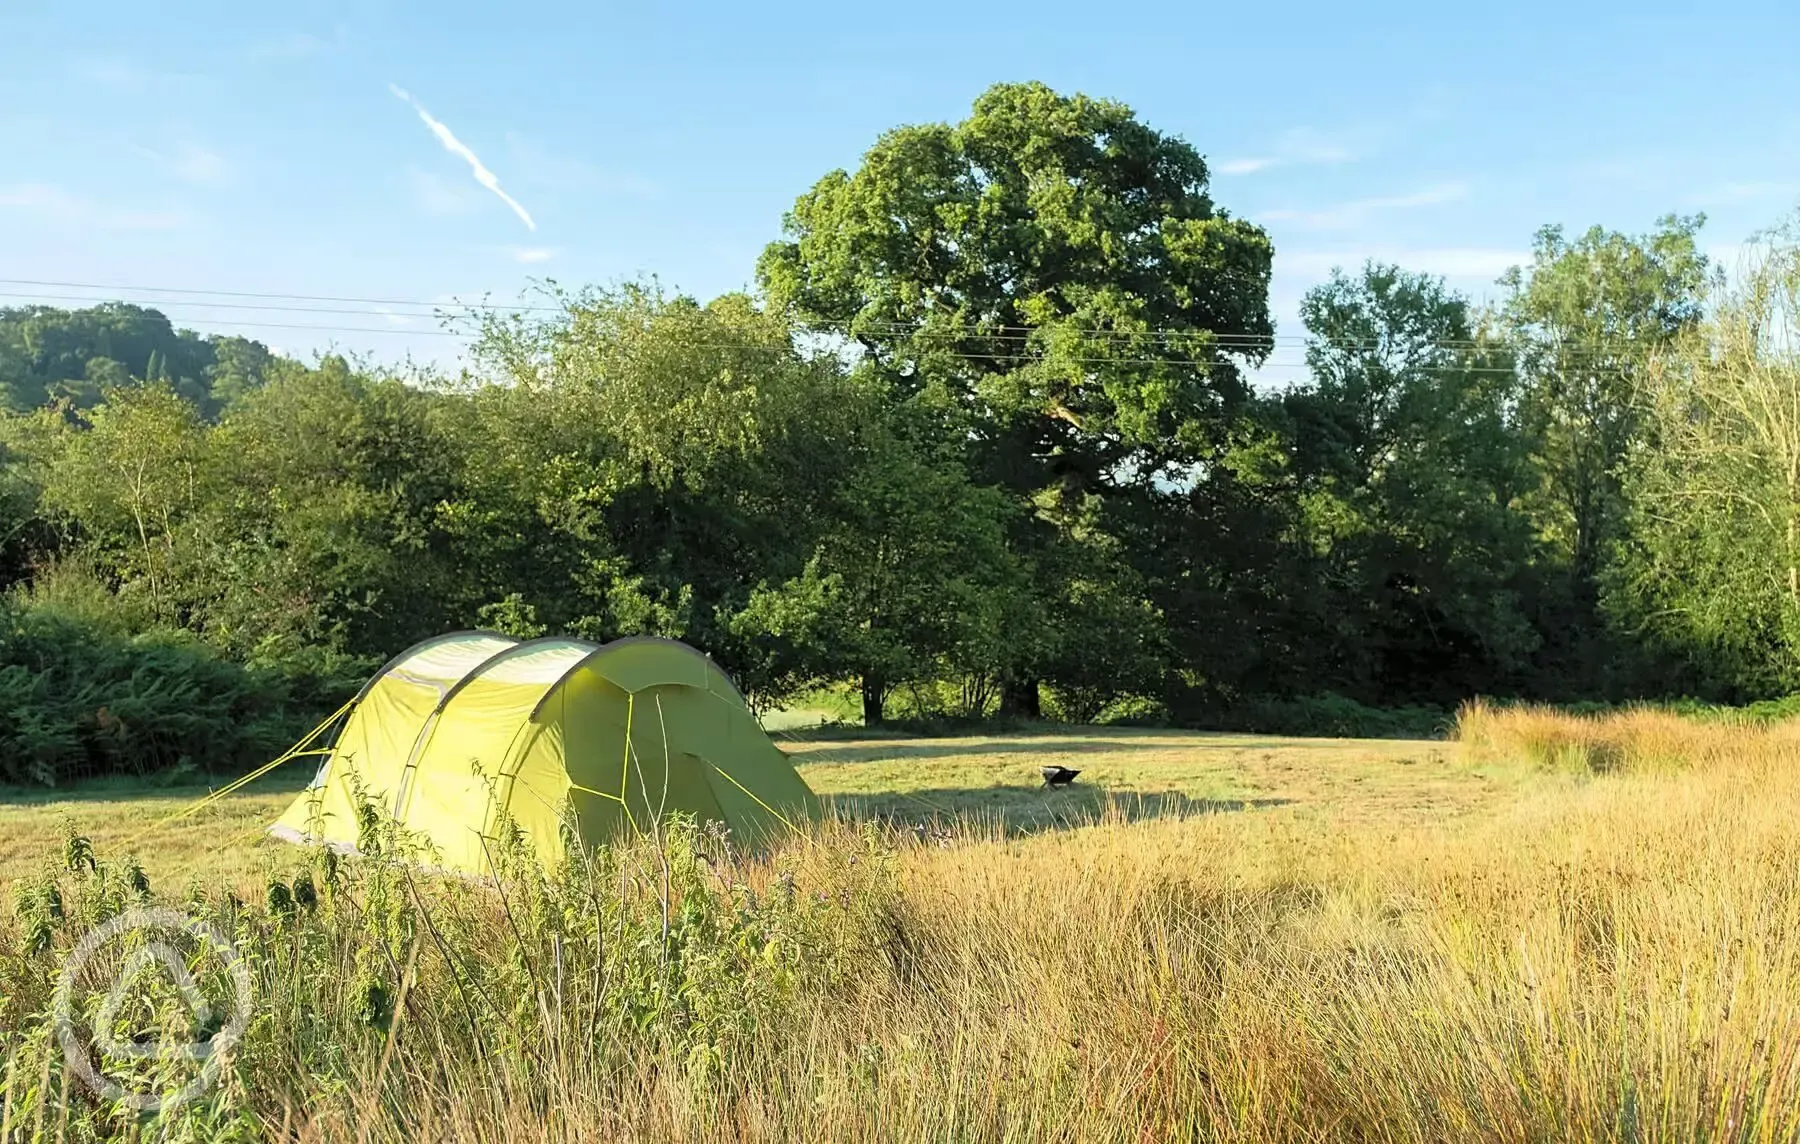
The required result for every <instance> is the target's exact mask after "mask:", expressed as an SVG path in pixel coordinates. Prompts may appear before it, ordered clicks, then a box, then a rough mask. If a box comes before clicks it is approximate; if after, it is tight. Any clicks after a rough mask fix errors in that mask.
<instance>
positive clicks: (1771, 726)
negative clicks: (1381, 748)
mask: <svg viewBox="0 0 1800 1144" xmlns="http://www.w3.org/2000/svg"><path fill="white" fill-rule="evenodd" d="M1455 737H1456V740H1457V742H1458V743H1459V744H1460V745H1461V746H1462V748H1463V750H1464V753H1465V755H1466V756H1467V757H1469V758H1470V759H1471V760H1473V761H1493V760H1497V761H1501V762H1509V761H1515V760H1519V761H1525V762H1529V763H1533V764H1535V765H1538V766H1541V767H1546V768H1549V769H1552V770H1567V771H1576V772H1595V773H1601V772H1607V771H1615V770H1621V769H1631V770H1656V769H1669V768H1675V767H1682V766H1687V765H1690V764H1703V765H1704V764H1711V763H1714V762H1719V761H1727V760H1733V759H1744V758H1749V757H1752V756H1756V755H1760V754H1763V753H1765V752H1767V751H1771V750H1773V751H1784V750H1788V749H1791V748H1793V747H1795V746H1796V745H1800V722H1765V721H1753V720H1742V719H1732V718H1730V717H1729V716H1727V715H1725V714H1720V715H1717V716H1715V717H1712V718H1708V719H1705V720H1702V719H1697V718H1694V717H1691V716H1687V715H1680V714H1677V713H1675V712H1673V711H1669V710H1667V709H1664V708H1658V707H1631V708H1625V709H1623V710H1618V711H1609V712H1605V713H1601V714H1591V715H1586V714H1584V715H1577V714H1570V713H1567V712H1564V711H1561V710H1558V709H1557V708H1554V707H1548V706H1539V705H1533V704H1524V705H1517V706H1506V707H1500V706H1495V705H1493V704H1491V703H1487V702H1484V701H1482V700H1479V699H1478V700H1475V701H1473V702H1470V703H1465V704H1464V705H1463V706H1462V709H1461V710H1459V711H1458V712H1457V715H1456V728H1455Z"/></svg>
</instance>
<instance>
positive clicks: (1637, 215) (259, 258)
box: [0, 0, 1800, 378]
mask: <svg viewBox="0 0 1800 1144" xmlns="http://www.w3.org/2000/svg"><path fill="white" fill-rule="evenodd" d="M6 9H7V13H6V24H7V32H6V34H5V35H4V36H3V37H0V278H3V279H7V280H12V281H11V282H9V283H6V284H0V295H5V296H4V297H0V304H5V303H18V302H23V301H27V300H29V299H28V298H26V297H22V295H31V296H35V297H38V298H40V299H43V300H47V301H58V302H63V303H64V304H78V303H74V302H70V301H68V299H70V298H74V297H84V298H85V297H93V296H98V295H100V294H108V293H110V294H112V295H114V296H128V297H131V298H133V299H135V300H139V301H143V302H146V303H150V304H156V305H159V306H161V307H162V308H164V309H165V310H167V312H169V313H170V315H171V316H172V317H174V318H176V319H177V321H178V322H179V323H180V324H183V325H188V326H192V327H194V328H197V329H201V330H217V331H220V332H233V333H244V334H248V335H250V336H255V337H259V338H261V339H263V340H264V341H267V342H269V343H270V344H271V345H274V346H277V347H279V348H282V349H284V350H287V351H289V352H298V353H303V354H304V353H308V352H310V351H312V350H314V349H320V348H324V347H327V346H330V345H338V346H342V347H345V348H350V349H356V350H362V351H367V352H371V353H373V354H375V355H377V356H378V357H381V358H384V359H390V360H392V359H398V358H400V357H402V356H404V355H407V354H411V355H414V356H415V357H419V358H423V359H428V360H433V361H437V362H440V363H449V362H452V361H454V360H455V357H456V353H457V347H458V345H459V343H458V342H457V341H455V340H454V339H448V338H443V337H439V336H435V335H433V334H431V333H430V332H429V331H430V330H432V329H433V324H432V323H431V322H430V321H429V320H427V319H425V318H422V317H418V316H409V315H416V314H419V313H423V312H424V311H423V310H422V309H421V308H419V307H410V308H409V307H404V306H388V307H385V308H386V309H388V310H390V311H393V312H392V313H386V314H384V313H380V312H378V311H377V309H376V308H375V307H373V306H368V305H363V304H361V303H357V304H345V305H342V306H339V307H335V308H339V309H345V310H349V311H352V312H350V313H343V314H327V313H300V312H294V311H293V310H289V309H267V310H253V309H243V308H237V309H233V308H225V307H224V306H222V305H217V304H216V303H222V302H227V301H230V302H232V304H233V305H235V306H240V307H243V306H250V305H256V304H261V303H266V304H268V305H270V306H272V307H273V306H285V307H300V306H312V307H315V308H317V309H327V308H333V307H331V306H330V305H329V304H326V303H306V302H300V301H291V300H290V301H282V300H278V299H261V300H259V299H236V300H231V299H225V298H219V297H212V298H211V302H212V303H215V304H202V303H204V302H206V301H207V296H202V295H192V294H178V293H176V292H175V291H177V290H220V291H244V292H252V293H258V292H260V293H268V294H280V295H317V296H334V297H348V298H370V299H391V300H394V301H396V302H425V303H429V302H433V301H438V300H443V299H448V298H452V297H458V298H463V299H479V298H481V297H483V296H490V297H492V298H494V299H497V300H510V299H513V298H515V297H517V295H518V293H519V291H520V290H521V289H522V288H523V287H525V286H526V285H527V284H528V282H529V280H530V279H531V278H534V277H551V278H554V279H557V280H558V281H561V282H564V283H568V284H583V283H589V282H602V283H604V282H616V281H618V280H621V279H624V278H631V277H638V276H643V275H650V274H654V275H656V276H658V277H659V278H660V279H661V280H662V281H663V283H664V284H665V285H667V286H670V287H674V288H678V289H680V290H683V291H686V292H689V293H693V294H697V295H701V296H711V295H714V294H717V293H719V292H722V291H726V290H731V289H736V288H740V287H743V286H746V285H748V284H749V283H750V281H751V277H752V273H753V269H752V268H753V265H754V262H755V258H756V255H757V252H758V251H759V250H760V249H761V247H762V246H763V244H764V243H766V242H768V241H769V240H770V239H771V238H774V237H775V236H776V235H777V233H778V229H779V226H780V220H781V215H782V212H783V211H784V210H785V209H786V208H787V207H788V206H789V205H790V204H791V203H792V201H793V199H794V197H795V196H796V195H797V194H799V193H800V192H801V191H803V190H804V189H806V188H807V187H808V186H809V185H811V183H812V182H813V181H815V180H816V179H817V178H818V177H819V176H820V175H822V174H824V173H825V172H826V171H828V170H831V169H832V168H835V167H839V166H851V165H854V164H855V163H856V161H857V158H858V156H859V155H860V154H861V152H862V151H863V150H864V149H865V148H866V147H867V146H868V145H869V144H870V143H871V142H872V141H873V140H874V138H875V137H876V136H877V135H878V134H879V133H880V132H881V131H882V130H884V129H885V128H888V127H890V126H894V125H896V124H900V123H908V122H920V121H931V120H955V119H958V118H961V117H962V116H963V115H964V114H966V112H967V110H968V107H969V104H970V103H971V101H972V100H973V99H974V97H975V96H976V95H977V94H978V93H979V92H980V91H981V90H982V89H983V88H984V87H986V86H987V85H989V84H991V83H994V82H997V81H1003V80H1021V79H1041V80H1043V81H1045V82H1047V83H1049V84H1051V85H1052V86H1053V87H1056V88H1058V89H1059V90H1063V91H1069V92H1073V91H1084V92H1087V93H1088V94H1090V95H1096V96H1106V97H1110V98H1115V99H1119V100H1123V101H1124V102H1126V103H1128V104H1130V105H1131V106H1132V107H1134V108H1135V109H1136V110H1137V112H1138V113H1139V114H1140V116H1142V117H1143V118H1144V119H1145V120H1146V121H1147V122H1149V123H1150V124H1152V125H1153V126H1155V127H1157V128H1159V129H1161V130H1164V131H1167V132H1171V133H1174V134H1179V135H1181V136H1183V137H1184V138H1186V139H1187V140H1188V141H1189V142H1191V143H1192V144H1194V146H1196V147H1197V148H1198V149H1199V150H1200V151H1201V152H1202V153H1203V154H1204V155H1206V156H1207V157H1208V160H1209V161H1210V162H1211V164H1212V165H1213V169H1214V180H1213V190H1214V194H1215V197H1216V199H1217V200H1218V202H1219V203H1220V204H1221V205H1222V206H1224V207H1226V208H1227V209H1229V210H1231V211H1232V212H1233V213H1234V214H1237V215H1240V216H1246V217H1249V218H1252V219H1256V220H1258V221H1261V222H1263V223H1264V224H1265V225H1266V226H1267V227H1268V229H1269V231H1270V232H1271V234H1272V235H1273V237H1274V240H1275V245H1276V282H1275V287H1274V291H1273V297H1272V307H1273V309H1274V312H1275V314H1276V317H1277V321H1278V324H1279V326H1280V333H1281V334H1282V335H1284V336H1292V335H1298V334H1299V333H1300V332H1301V330H1300V327H1299V324H1298V321H1297V319H1296V317H1295V313H1296V306H1297V303H1298V299H1299V296H1300V294H1301V292H1302V291H1304V289H1305V288H1306V287H1307V286H1308V285H1311V284H1312V283H1314V282H1317V281H1318V280H1320V279H1321V278H1322V277H1324V276H1325V274H1326V273H1327V272H1328V271H1329V269H1330V267H1331V266H1332V265H1333V264H1337V263H1342V264H1349V265H1354V264H1356V263H1358V262H1360V261H1361V260H1362V259H1363V258H1365V257H1370V256H1373V257H1379V258H1385V259H1391V260H1394V261H1398V262H1400V263H1402V264H1403V265H1407V266H1409V267H1412V268H1415V269H1421V270H1428V271H1432V272H1436V273H1441V274H1444V275H1446V276H1447V277H1448V278H1449V280H1450V281H1451V282H1452V284H1453V285H1455V286H1457V287H1458V288H1461V289H1464V290H1466V291H1468V292H1470V293H1473V294H1475V295H1477V296H1482V295H1484V294H1491V293H1492V292H1493V291H1492V281H1493V279H1494V278H1495V277H1496V276H1497V275H1498V274H1499V273H1501V271H1502V270H1503V269H1504V268H1505V267H1506V266H1507V265H1508V264H1510V263H1511V262H1514V261H1517V260H1519V259H1520V258H1521V257H1522V256H1523V253H1524V252H1525V251H1526V250H1527V249H1528V248H1529V245H1530V242H1531V236H1532V233H1533V232H1534V231H1535V230H1536V228H1537V227H1538V226H1540V225H1542V224H1543V223H1546V222H1561V223H1564V224H1566V225H1568V226H1569V227H1571V228H1572V229H1573V228H1580V227H1585V226H1587V225H1588V224H1590V223H1596V222H1597V223H1602V224H1604V225H1606V226H1609V227H1615V228H1620V229H1627V230H1633V231H1636V230H1642V229H1646V228H1648V227H1649V226H1650V225H1651V223H1652V222H1653V221H1654V219H1655V218H1656V217H1657V216H1658V215H1660V214H1663V213H1666V212H1669V211H1681V212H1692V211H1705V212H1706V214H1707V215H1708V217H1709V220H1710V221H1709V223H1708V226H1707V229H1706V232H1705V235H1706V241H1707V243H1708V244H1709V245H1710V246H1713V247H1716V248H1717V249H1718V251H1719V252H1720V253H1722V254H1726V255H1729V254H1730V252H1731V250H1732V248H1733V246H1734V244H1736V243H1739V242H1741V241H1742V240H1743V239H1745V238H1746V237H1747V236H1748V235H1749V234H1750V233H1751V232H1753V231H1754V230H1756V229H1757V228H1759V227H1761V226H1764V225H1766V224H1768V223H1770V222H1773V221H1775V220H1776V219H1777V218H1779V217H1780V216H1781V215H1782V214H1783V213H1785V212H1787V211H1790V210H1792V209H1794V207H1795V206H1796V204H1800V67H1796V66H1795V65H1794V63H1793V46H1794V45H1795V44H1796V43H1800V4H1796V3H1794V0H1736V2H1734V0H1718V2H1715V3H1712V4H1708V5H1702V4H1699V3H1696V2H1694V0H1687V2H1685V3H1659V2H1655V0H1646V2H1639V3H1629V4H1628V3H1605V4H1600V3H1581V2H1579V0H1563V2H1560V3H1542V2H1538V0H1520V2H1514V3H1510V4H1506V5H1469V4H1460V5H1459V4H1443V3H1432V4H1425V3H1399V2H1392V0H1366V2H1364V3H1361V4H1342V3H1319V2H1306V3H1290V4H1279V3H1277V4H1268V5H1252V4H1241V3H1240V4H1234V5H1229V6H1224V5H1213V4H1194V3H1186V4H1179V3H1167V4H1154V5H1140V6H1128V5H1099V4H1096V5H1084V6H1074V5H1057V4H1047V3H1039V4H1035V5H1030V6H1023V7H1021V6H1014V5H1006V6H1001V5H974V4H967V3H959V4H944V3H915V4H912V5H907V6H901V7H895V6H856V5H844V4H834V5H824V4H773V5H770V4H762V5H749V4H707V5H691V6H687V7H677V6H663V5H655V4H649V3H638V4H632V5H615V4H608V3H594V2H588V3H567V2H557V3H547V2H538V3H512V4H508V5H504V6H503V5H499V4H491V3H490V4H472V3H434V4H423V3H399V2H363V3H330V2H324V0H315V2H297V3H290V4H281V5H278V4H245V3H243V2H242V0H235V2H231V3H199V2H184V0H166V2H163V3H158V4H143V3H122V2H118V0H89V2H87V3H84V4H69V3H65V2H60V0H59V2H48V0H6ZM402 93H404V94H405V95H407V96H410V100H411V102H410V103H409V102H408V100H407V99H405V98H403V96H402ZM421 108H422V109H424V111H425V112H426V113H428V114H429V116H430V117H432V119H433V120H435V122H436V123H437V124H439V125H441V130H440V131H434V129H433V128H432V127H431V126H430V125H429V124H428V123H427V122H426V120H425V118H424V117H423V116H422V115H421V114H420V112H419V109H421ZM442 132H448V133H449V134H450V135H451V136H453V137H454V139H455V140H457V141H458V142H459V143H460V144H461V146H462V147H464V148H466V149H467V150H468V151H469V152H471V153H473V154H474V155H476V156H478V157H479V160H480V162H481V164H482V165H483V166H484V167H485V168H486V169H487V170H488V171H490V172H491V173H492V175H493V178H494V181H495V182H496V183H497V185H498V187H499V188H500V190H501V191H503V192H504V194H505V196H507V197H508V198H510V200H511V203H510V204H509V202H508V201H506V200H505V199H503V198H502V197H501V195H499V194H496V193H494V192H493V191H491V190H490V189H489V188H487V187H486V186H484V185H483V184H482V183H481V182H479V181H477V178H476V175H475V172H474V170H473V168H472V166H471V164H470V162H469V161H468V160H467V159H466V158H465V157H462V156H459V155H458V154H456V153H453V152H452V151H451V150H450V149H448V148H447V147H446V146H445V144H444V141H443V140H442V139H441V138H440V134H441V133H442ZM527 218H529V220H530V223H531V225H529V226H528V225H527V221H526V219H527ZM18 280H37V281H42V282H55V283H100V284H107V285H111V286H119V287H123V286H134V287H145V288H149V289H146V290H143V291H136V292H131V293H129V294H126V293H124V292H121V291H117V290H115V291H98V292H96V291H92V290H86V289H72V288H68V287H54V286H25V285H18V284H16V282H17V281H18ZM294 326H311V327H330V328H329V329H294V328H289V327H294ZM1297 361H1298V351H1297V349H1292V348H1290V349H1284V350H1282V351H1278V354H1277V359H1276V362H1277V364H1276V366H1275V368H1274V369H1273V370H1272V371H1271V376H1273V377H1276V378H1279V377H1282V376H1287V375H1284V374H1283V372H1282V371H1283V370H1284V369H1287V370H1288V371H1289V374H1288V375H1291V373H1292V367H1291V365H1284V364H1283V363H1294V362H1297Z"/></svg>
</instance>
